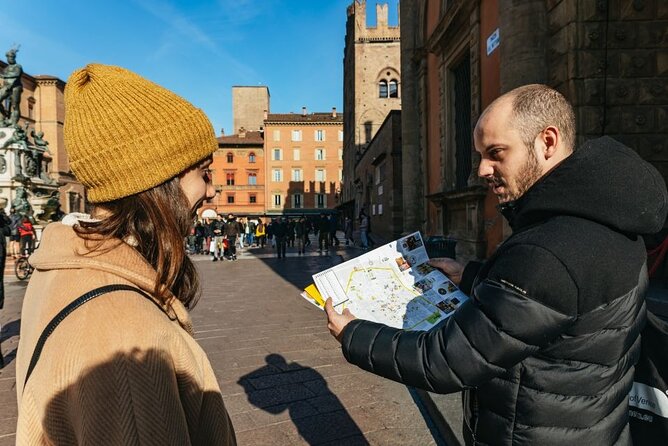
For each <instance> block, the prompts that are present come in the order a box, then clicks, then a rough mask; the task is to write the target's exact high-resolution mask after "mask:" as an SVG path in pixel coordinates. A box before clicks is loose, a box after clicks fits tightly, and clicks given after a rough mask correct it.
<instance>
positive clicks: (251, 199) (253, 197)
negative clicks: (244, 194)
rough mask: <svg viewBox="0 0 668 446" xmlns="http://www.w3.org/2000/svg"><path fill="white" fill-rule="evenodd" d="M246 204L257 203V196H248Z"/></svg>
mask: <svg viewBox="0 0 668 446" xmlns="http://www.w3.org/2000/svg"><path fill="white" fill-rule="evenodd" d="M248 202H249V203H250V204H254V203H257V195H254V194H251V195H249V196H248Z"/></svg>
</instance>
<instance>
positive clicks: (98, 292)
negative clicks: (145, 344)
mask: <svg viewBox="0 0 668 446" xmlns="http://www.w3.org/2000/svg"><path fill="white" fill-rule="evenodd" d="M113 291H134V292H136V293H139V294H141V295H142V296H144V297H146V298H147V299H150V300H151V301H152V302H154V301H153V298H152V297H151V296H150V295H148V294H147V293H145V292H144V291H142V290H140V289H139V288H137V287H133V286H130V285H121V284H115V285H105V286H102V287H100V288H95V289H94V290H91V291H89V292H87V293H86V294H84V295H83V296H80V297H78V298H77V299H76V300H75V301H73V302H71V303H70V304H69V305H67V306H66V307H65V308H63V309H62V310H61V311H60V312H59V313H58V314H57V315H56V316H55V317H54V318H53V319H51V322H49V323H48V324H47V326H46V328H44V331H43V332H42V334H41V335H40V337H39V339H38V340H37V345H36V346H35V351H34V352H33V354H32V358H31V359H30V365H28V372H27V373H26V379H25V381H24V382H23V388H24V389H25V388H26V384H27V383H28V379H29V378H30V375H31V374H32V371H33V370H34V368H35V366H36V365H37V361H39V357H40V355H41V354H42V349H43V348H44V343H45V342H46V340H47V339H48V337H49V336H51V333H53V331H54V330H55V329H56V327H57V326H58V324H60V323H61V322H62V321H63V319H65V318H66V317H67V316H68V315H69V314H70V313H72V312H73V311H74V310H76V309H77V308H79V307H80V306H81V305H83V304H85V303H86V302H88V301H90V300H93V299H95V298H96V297H99V296H102V295H103V294H107V293H111V292H113ZM156 305H157V303H156Z"/></svg>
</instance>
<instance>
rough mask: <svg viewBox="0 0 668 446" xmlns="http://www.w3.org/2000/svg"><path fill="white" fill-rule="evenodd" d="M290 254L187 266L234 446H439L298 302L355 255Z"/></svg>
mask: <svg viewBox="0 0 668 446" xmlns="http://www.w3.org/2000/svg"><path fill="white" fill-rule="evenodd" d="M313 246H314V245H312V246H311V248H313ZM293 250H294V249H293ZM290 251H291V249H290V248H288V252H289V254H288V258H287V259H277V258H274V257H273V256H271V255H270V253H271V250H270V249H265V250H257V249H255V250H251V251H244V252H243V253H242V254H241V255H240V258H239V260H238V261H236V262H228V261H226V262H215V263H214V262H211V261H210V260H208V259H207V258H205V257H203V256H201V257H195V260H196V264H197V266H198V268H199V270H200V273H201V277H202V282H203V289H204V295H203V297H202V299H201V300H200V303H199V305H198V306H197V307H196V308H195V310H194V311H193V313H192V316H193V322H194V325H195V331H196V333H195V335H196V338H197V339H198V341H199V342H200V344H201V345H202V347H203V348H204V349H205V350H206V352H207V353H208V355H209V358H210V360H211V363H212V364H213V367H214V369H215V371H216V376H217V377H218V379H219V382H220V386H221V389H222V391H223V396H224V398H225V404H226V406H227V409H228V411H229V413H230V415H231V417H232V421H233V423H234V426H235V429H236V433H237V439H238V442H239V444H240V445H293V444H297V445H298V444H309V445H315V444H323V445H325V444H326V445H334V444H338V445H358V444H360V445H361V444H378V445H430V444H442V441H441V440H440V439H439V438H435V437H434V435H437V434H435V433H433V430H434V429H433V428H432V429H430V427H431V422H430V421H429V420H428V418H426V415H423V412H424V410H422V411H421V407H422V405H421V404H420V403H419V402H416V400H415V399H414V395H415V393H414V392H413V391H409V389H407V388H406V387H405V386H402V385H399V384H396V383H394V382H390V381H387V380H384V379H382V378H379V377H376V376H374V375H371V374H369V373H366V372H364V371H362V370H360V369H358V368H357V367H354V366H351V365H349V364H348V363H347V362H346V361H345V359H344V358H343V356H342V354H341V350H340V348H339V345H338V343H337V342H336V341H335V340H334V339H333V338H332V337H331V336H330V335H329V332H328V331H327V327H326V323H325V317H324V314H323V313H322V312H321V311H319V310H318V309H317V308H315V307H313V306H312V305H310V304H309V303H307V302H306V301H304V300H303V299H302V298H301V297H299V293H300V291H301V289H302V288H303V287H304V286H305V285H307V284H308V283H309V280H310V275H311V274H313V273H315V272H317V271H320V270H322V269H325V268H327V267H329V266H333V265H334V264H336V263H339V262H341V261H342V259H343V258H349V257H351V256H354V255H355V254H357V253H359V252H360V251H359V250H356V249H354V248H345V249H344V248H341V249H340V250H338V251H337V252H334V251H332V252H331V254H330V255H318V253H317V251H315V252H313V251H311V252H309V253H307V255H306V256H296V255H293V254H290ZM5 281H6V283H7V285H6V293H7V295H6V300H7V301H6V305H5V309H4V310H3V311H2V312H0V323H2V351H3V354H4V355H5V356H6V359H7V361H9V364H8V365H7V367H5V369H4V370H1V371H0V406H1V407H2V411H0V446H4V445H10V444H14V440H15V438H14V430H15V425H16V397H15V395H16V390H15V387H14V367H15V363H14V357H15V349H16V346H17V343H18V328H19V320H20V305H21V301H22V296H23V293H24V291H25V284H24V283H20V282H17V281H16V278H15V277H12V276H9V275H6V276H5ZM45 298H48V296H45Z"/></svg>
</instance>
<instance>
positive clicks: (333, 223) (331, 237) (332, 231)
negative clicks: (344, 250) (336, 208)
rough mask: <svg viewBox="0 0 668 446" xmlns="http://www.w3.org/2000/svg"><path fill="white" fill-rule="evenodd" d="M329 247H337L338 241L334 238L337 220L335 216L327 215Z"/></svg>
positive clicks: (337, 226) (337, 225)
mask: <svg viewBox="0 0 668 446" xmlns="http://www.w3.org/2000/svg"><path fill="white" fill-rule="evenodd" d="M328 222H329V246H332V247H334V246H339V239H338V238H336V231H337V230H338V229H339V220H338V218H337V216H336V214H329V219H328Z"/></svg>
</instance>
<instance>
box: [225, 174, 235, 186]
mask: <svg viewBox="0 0 668 446" xmlns="http://www.w3.org/2000/svg"><path fill="white" fill-rule="evenodd" d="M225 184H227V185H228V186H234V174H233V173H228V174H227V175H226V183H225Z"/></svg>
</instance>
